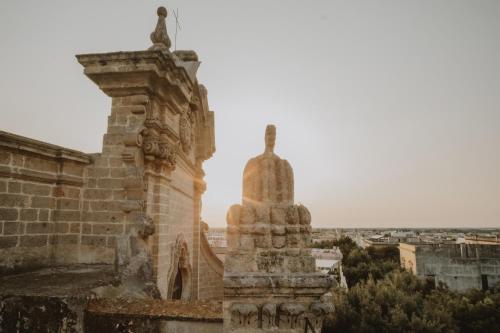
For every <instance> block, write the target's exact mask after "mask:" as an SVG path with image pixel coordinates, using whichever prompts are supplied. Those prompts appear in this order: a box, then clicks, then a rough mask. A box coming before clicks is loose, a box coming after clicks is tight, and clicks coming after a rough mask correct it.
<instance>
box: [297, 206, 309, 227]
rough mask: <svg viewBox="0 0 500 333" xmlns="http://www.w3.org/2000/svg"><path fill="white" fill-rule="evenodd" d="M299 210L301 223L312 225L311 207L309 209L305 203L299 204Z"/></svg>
mask: <svg viewBox="0 0 500 333" xmlns="http://www.w3.org/2000/svg"><path fill="white" fill-rule="evenodd" d="M298 212H299V220H300V224H303V225H310V224H311V213H310V212H309V209H307V207H306V206H304V205H299V206H298Z"/></svg>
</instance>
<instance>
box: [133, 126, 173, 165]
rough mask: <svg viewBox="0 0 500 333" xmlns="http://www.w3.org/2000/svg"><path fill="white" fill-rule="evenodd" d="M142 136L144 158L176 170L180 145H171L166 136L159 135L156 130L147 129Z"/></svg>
mask: <svg viewBox="0 0 500 333" xmlns="http://www.w3.org/2000/svg"><path fill="white" fill-rule="evenodd" d="M140 135H141V136H142V137H143V139H142V140H138V141H142V151H143V152H144V158H145V159H146V160H149V161H155V160H157V161H159V162H161V163H162V164H165V165H166V166H167V167H168V168H170V169H172V170H173V169H175V164H176V162H177V153H178V151H179V148H178V145H173V144H171V143H169V141H168V138H167V136H166V135H165V134H158V132H157V131H155V130H154V129H149V128H146V129H144V130H143V131H142V132H141V133H140Z"/></svg>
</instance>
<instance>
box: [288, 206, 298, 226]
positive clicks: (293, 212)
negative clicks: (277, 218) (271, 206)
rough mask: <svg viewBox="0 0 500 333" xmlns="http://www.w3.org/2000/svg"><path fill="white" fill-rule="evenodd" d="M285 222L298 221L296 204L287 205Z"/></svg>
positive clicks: (296, 222) (292, 222)
mask: <svg viewBox="0 0 500 333" xmlns="http://www.w3.org/2000/svg"><path fill="white" fill-rule="evenodd" d="M286 223H288V224H298V223H299V212H298V209H297V206H295V205H292V206H288V207H287V209H286Z"/></svg>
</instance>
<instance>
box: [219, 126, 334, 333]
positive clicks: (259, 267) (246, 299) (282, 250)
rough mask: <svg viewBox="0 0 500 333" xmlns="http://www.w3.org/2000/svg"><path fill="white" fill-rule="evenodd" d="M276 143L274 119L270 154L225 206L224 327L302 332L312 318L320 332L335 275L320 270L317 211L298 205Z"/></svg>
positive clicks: (248, 170)
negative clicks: (315, 248)
mask: <svg viewBox="0 0 500 333" xmlns="http://www.w3.org/2000/svg"><path fill="white" fill-rule="evenodd" d="M275 142H276V127H275V126H274V125H268V126H267V128H266V136H265V143H266V148H265V151H264V153H263V154H261V155H259V156H257V157H254V158H252V159H250V160H249V161H248V163H247V165H246V167H245V170H244V172H243V200H242V205H233V206H231V208H230V209H229V211H228V213H227V224H228V227H227V241H228V252H227V255H226V259H225V263H224V332H225V333H227V332H232V333H250V332H252V333H254V332H271V331H272V332H276V333H285V332H286V333H296V332H303V331H304V324H305V322H306V320H309V322H313V325H314V327H315V329H317V330H318V332H319V330H320V329H321V326H322V322H323V318H324V317H325V316H326V315H327V314H328V313H329V312H331V311H330V310H332V309H333V307H332V306H330V305H331V304H330V303H331V302H330V303H328V302H326V303H325V304H323V303H318V301H319V300H321V297H322V295H324V294H325V293H327V292H328V290H329V288H330V287H331V286H332V284H333V279H332V278H331V277H329V276H327V275H323V274H321V273H317V272H316V265H315V261H314V258H313V257H312V256H311V252H310V249H309V246H310V243H311V214H310V213H309V210H308V209H307V208H306V207H305V206H303V205H295V204H294V198H293V195H294V189H293V170H292V167H291V166H290V164H289V163H288V162H287V161H286V160H284V159H281V158H280V157H279V156H277V155H276V154H275V153H274V146H275ZM297 294H300V295H307V296H304V297H301V298H300V300H297V297H296V295H297ZM313 305H314V306H313ZM250 309H251V311H250Z"/></svg>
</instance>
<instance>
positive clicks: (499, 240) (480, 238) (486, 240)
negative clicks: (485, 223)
mask: <svg viewBox="0 0 500 333" xmlns="http://www.w3.org/2000/svg"><path fill="white" fill-rule="evenodd" d="M465 243H466V244H486V245H488V244H498V245H500V234H496V235H492V234H485V235H467V236H465Z"/></svg>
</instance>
